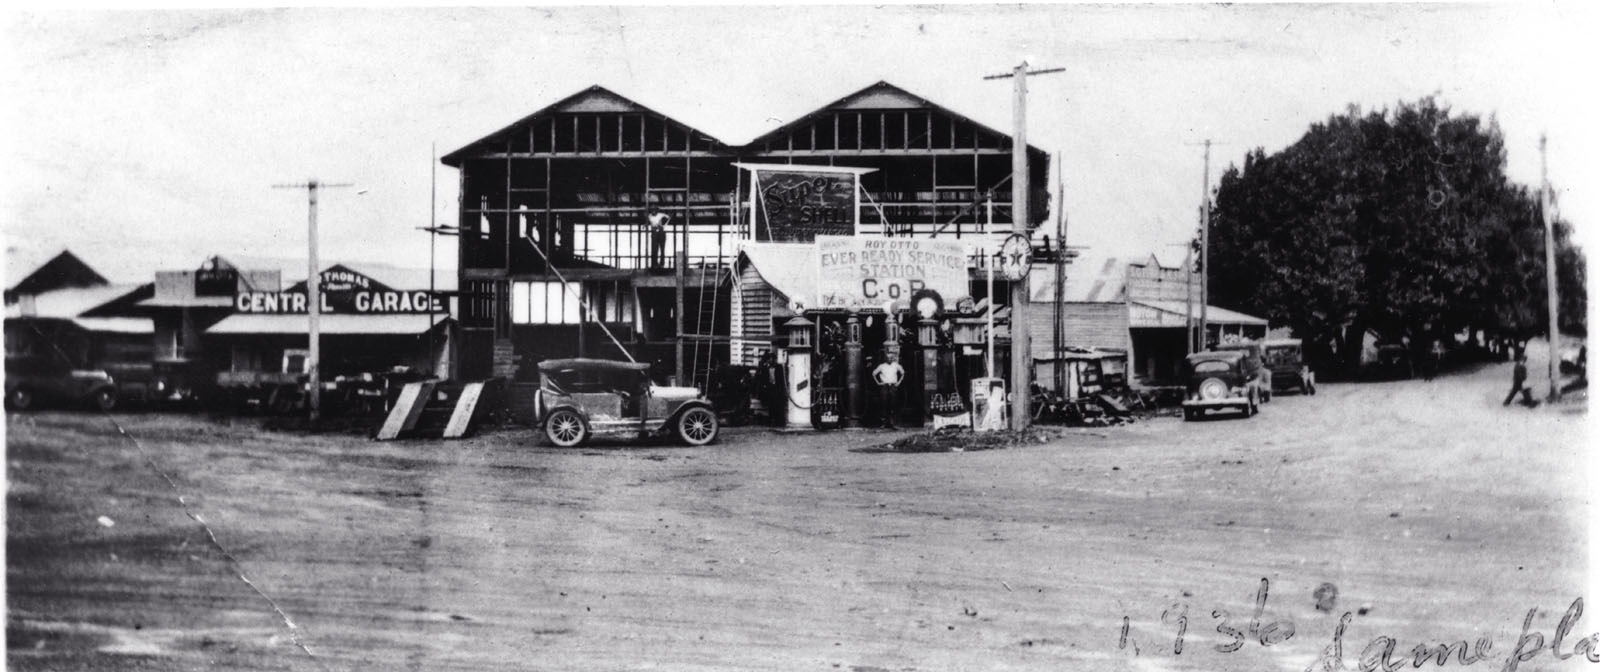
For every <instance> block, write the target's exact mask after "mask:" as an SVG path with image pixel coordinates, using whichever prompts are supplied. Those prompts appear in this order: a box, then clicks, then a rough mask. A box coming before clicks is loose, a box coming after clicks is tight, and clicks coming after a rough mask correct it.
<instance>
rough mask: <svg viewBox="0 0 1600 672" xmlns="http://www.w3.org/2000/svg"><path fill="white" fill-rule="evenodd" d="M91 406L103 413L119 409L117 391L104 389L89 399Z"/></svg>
mask: <svg viewBox="0 0 1600 672" xmlns="http://www.w3.org/2000/svg"><path fill="white" fill-rule="evenodd" d="M89 405H90V406H92V407H94V409H95V410H97V411H100V412H102V413H108V412H110V411H111V410H113V409H115V408H116V407H117V391H116V390H112V389H103V390H99V391H96V392H95V393H94V394H93V395H90V397H89Z"/></svg>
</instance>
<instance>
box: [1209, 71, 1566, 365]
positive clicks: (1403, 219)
mask: <svg viewBox="0 0 1600 672" xmlns="http://www.w3.org/2000/svg"><path fill="white" fill-rule="evenodd" d="M1211 208H1212V210H1211V226H1212V230H1211V249H1210V255H1209V262H1210V265H1211V268H1210V269H1207V272H1208V273H1209V276H1210V282H1211V288H1212V290H1211V292H1212V302H1213V303H1216V304H1218V305H1223V306H1229V307H1233V308H1237V309H1239V310H1243V311H1245V312H1251V313H1254V314H1257V315H1261V316H1263V317H1266V318H1268V319H1269V320H1270V321H1272V322H1273V323H1275V324H1283V325H1287V326H1289V327H1290V328H1291V329H1292V330H1293V331H1294V332H1295V334H1296V335H1298V336H1300V337H1301V338H1303V339H1306V340H1307V342H1308V346H1311V347H1312V348H1314V349H1317V348H1320V349H1321V351H1322V352H1324V353H1332V352H1335V351H1337V352H1338V353H1340V355H1339V359H1340V360H1341V362H1340V363H1342V364H1344V365H1348V366H1354V365H1355V364H1357V363H1359V351H1360V347H1359V346H1360V343H1361V338H1362V335H1363V334H1365V333H1366V332H1367V331H1368V330H1371V331H1373V332H1375V333H1376V334H1378V336H1379V338H1380V339H1383V340H1389V341H1395V342H1398V341H1400V340H1402V339H1409V340H1410V341H1411V342H1413V343H1421V342H1426V340H1427V339H1431V338H1444V335H1445V334H1450V333H1455V332H1458V331H1460V330H1462V329H1467V328H1474V329H1486V330H1489V331H1491V332H1494V333H1497V334H1502V335H1507V336H1514V337H1520V338H1526V337H1529V336H1532V335H1534V334H1538V333H1543V331H1544V322H1545V319H1546V318H1545V293H1544V288H1545V279H1544V278H1545V276H1544V267H1545V264H1544V247H1543V246H1544V224H1543V220H1542V219H1541V217H1542V215H1541V211H1540V206H1539V198H1538V192H1537V191H1536V190H1533V189H1529V188H1527V187H1524V186H1521V185H1517V184H1513V183H1512V182H1511V181H1510V180H1508V179H1507V178H1506V175H1505V146H1504V141H1503V139H1502V137H1501V134H1500V129H1499V127H1498V126H1496V125H1495V123H1494V122H1493V120H1492V119H1491V120H1490V121H1489V122H1488V123H1484V122H1483V121H1482V120H1480V119H1479V118H1478V117H1476V116H1471V115H1452V114H1451V111H1450V109H1449V108H1448V107H1445V106H1441V105H1439V104H1438V103H1436V102H1435V101H1434V100H1433V99H1432V98H1424V99H1422V100H1420V101H1418V102H1416V103H1411V104H1401V105H1399V107H1398V108H1396V109H1394V110H1384V111H1375V112H1367V113H1362V112H1361V111H1360V110H1358V109H1356V108H1350V109H1348V110H1346V111H1345V113H1344V114H1340V115H1334V116H1332V117H1330V118H1329V119H1328V120H1327V121H1326V122H1324V123H1318V124H1314V125H1312V127H1311V128H1310V129H1309V130H1308V131H1307V132H1306V134H1305V135H1304V136H1303V137H1301V138H1300V140H1299V141H1297V142H1295V143H1294V144H1293V145H1291V146H1289V147H1288V148H1286V149H1284V150H1283V151H1280V152H1278V153H1276V154H1273V155H1271V156H1268V155H1267V154H1266V153H1265V152H1264V151H1263V150H1261V149H1260V148H1257V149H1255V150H1253V151H1251V152H1250V153H1249V154H1247V155H1246V157H1245V161H1244V166H1243V167H1242V168H1240V167H1236V166H1235V167H1229V168H1228V170H1227V171H1226V172H1225V173H1224V174H1223V176H1222V180H1221V182H1220V184H1219V186H1218V187H1217V191H1216V198H1215V201H1214V203H1213V204H1212V205H1211ZM1555 230H1556V242H1557V250H1558V258H1557V269H1558V276H1559V280H1558V287H1559V288H1560V290H1561V297H1562V300H1561V303H1562V304H1563V305H1562V306H1561V317H1562V323H1563V327H1564V328H1565V329H1568V330H1575V331H1578V332H1580V333H1581V332H1582V330H1583V328H1584V312H1583V311H1584V307H1585V300H1586V297H1585V296H1584V288H1583V273H1584V262H1583V256H1582V252H1581V251H1580V250H1579V249H1577V248H1576V247H1574V246H1573V244H1572V242H1571V239H1570V226H1568V224H1567V223H1566V222H1562V221H1559V220H1558V221H1557V222H1556V223H1555Z"/></svg>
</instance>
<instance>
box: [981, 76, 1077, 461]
mask: <svg viewBox="0 0 1600 672" xmlns="http://www.w3.org/2000/svg"><path fill="white" fill-rule="evenodd" d="M1065 71H1066V68H1050V69H1048V70H1033V71H1029V70H1028V62H1027V61H1023V62H1022V63H1019V64H1018V65H1017V67H1015V68H1012V70H1011V72H1009V73H1006V74H1003V75H989V76H987V77H984V79H1006V78H1010V79H1011V80H1012V95H1013V99H1012V103H1011V106H1012V107H1011V117H1012V126H1013V130H1012V135H1011V228H1012V232H1013V233H1020V234H1022V235H1024V236H1026V235H1028V233H1029V231H1028V223H1029V219H1030V215H1029V213H1030V210H1029V208H1028V186H1029V185H1028V123H1027V121H1028V75H1044V74H1049V73H1052V72H1065ZM1019 227H1020V228H1019ZM1029 268H1030V270H1031V268H1032V263H1031V262H1030V263H1029ZM1027 304H1028V272H1024V273H1023V275H1022V279H1021V280H1019V281H1017V282H1013V283H1011V387H1012V389H1011V419H1012V422H1011V428H1012V429H1025V428H1027V426H1028V423H1029V421H1030V420H1031V419H1032V417H1033V416H1032V415H1031V414H1029V412H1028V402H1029V399H1028V378H1029V370H1030V369H1032V368H1033V366H1032V364H1033V362H1032V361H1031V360H1032V357H1030V356H1029V355H1030V353H1029V352H1028V350H1029V348H1028V322H1027V318H1026V315H1025V308H1024V306H1026V305H1027ZM990 338H993V336H992V335H991V336H990Z"/></svg>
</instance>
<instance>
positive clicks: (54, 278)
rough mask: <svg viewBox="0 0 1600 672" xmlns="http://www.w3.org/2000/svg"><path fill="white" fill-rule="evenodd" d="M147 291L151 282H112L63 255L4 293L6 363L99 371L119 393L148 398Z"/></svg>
mask: <svg viewBox="0 0 1600 672" xmlns="http://www.w3.org/2000/svg"><path fill="white" fill-rule="evenodd" d="M152 293H153V288H152V286H151V285H150V284H149V283H143V284H137V283H112V282H110V281H108V280H106V278H105V277H103V276H101V275H100V274H99V273H97V272H95V271H94V269H92V268H90V267H89V266H88V265H87V264H85V263H84V262H83V261H82V260H80V259H78V257H76V256H75V255H73V254H72V253H71V252H62V253H61V254H59V255H57V256H56V257H54V258H53V259H51V260H50V261H48V262H46V263H45V264H43V265H41V266H40V267H39V268H38V269H35V270H34V271H32V272H30V273H29V274H28V275H27V276H26V277H24V278H23V279H21V280H19V281H18V282H17V283H16V284H15V285H13V286H12V287H10V288H8V289H7V290H6V297H5V298H6V313H5V345H6V362H7V366H8V367H10V366H12V365H13V364H19V363H21V362H24V361H26V360H47V361H50V362H54V363H56V364H58V365H65V366H68V367H70V368H73V369H98V370H103V371H105V372H106V373H108V374H110V375H111V376H112V379H113V380H115V381H116V383H117V386H118V389H119V391H120V392H121V393H122V394H123V395H124V396H126V397H132V398H145V397H147V396H148V395H149V394H150V392H151V389H152V379H153V376H152V368H151V364H150V358H151V340H150V338H151V334H152V333H153V331H154V327H153V324H152V322H151V320H150V318H148V317H146V316H144V315H143V314H142V313H141V311H140V310H139V308H138V303H139V302H140V301H142V300H145V299H148V298H150V296H151V295H152Z"/></svg>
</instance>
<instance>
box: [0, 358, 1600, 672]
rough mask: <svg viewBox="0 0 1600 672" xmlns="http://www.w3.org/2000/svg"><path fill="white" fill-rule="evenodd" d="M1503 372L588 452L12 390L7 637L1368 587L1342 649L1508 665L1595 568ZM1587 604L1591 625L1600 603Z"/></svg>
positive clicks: (845, 625)
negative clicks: (1012, 418) (1467, 653)
mask: <svg viewBox="0 0 1600 672" xmlns="http://www.w3.org/2000/svg"><path fill="white" fill-rule="evenodd" d="M1536 370H1538V369H1536ZM1508 380H1509V365H1506V364H1501V365H1494V366H1490V367H1486V368H1484V369H1482V370H1479V371H1477V372H1472V373H1463V374H1459V375H1454V376H1448V377H1444V378H1440V379H1438V380H1435V381H1420V380H1417V381H1404V382H1395V383H1370V384H1329V385H1324V386H1322V387H1321V389H1320V390H1319V394H1318V395H1316V396H1314V397H1299V396H1292V395H1290V396H1280V397H1279V398H1277V399H1275V400H1274V401H1273V402H1272V403H1271V404H1268V405H1266V406H1265V407H1264V408H1263V410H1262V412H1261V414H1260V415H1259V416H1257V417H1255V418H1252V419H1247V420H1246V419H1240V420H1235V419H1220V418H1219V419H1216V420H1211V421H1206V422H1197V423H1184V422H1182V421H1180V420H1179V419H1177V418H1172V417H1160V418H1154V419H1150V420H1147V421H1143V422H1139V423H1136V424H1134V425H1130V426H1125V427H1111V428H1104V429H1094V430H1069V431H1066V432H1065V433H1064V434H1063V436H1062V437H1061V438H1060V439H1058V440H1054V441H1052V442H1050V443H1048V444H1045V445H1033V446H1022V447H1016V448H1011V449H1007V450H994V451H982V452H962V453H925V454H892V453H882V452H865V451H861V450H860V449H861V448H865V447H869V446H872V445H876V444H882V443H884V442H886V441H888V440H889V439H891V438H894V437H895V436H898V435H891V434H887V433H882V432H873V431H859V432H855V431H852V432H833V433H828V434H775V433H769V432H765V431H759V430H750V429H741V430H737V431H733V432H729V433H728V434H727V435H726V436H725V437H724V439H723V440H722V441H721V442H719V443H718V444H716V445H713V446H710V447H706V448H700V449H685V448H679V447H672V446H664V445H663V446H644V447H636V446H618V445H611V446H591V447H587V448H581V449H566V450H563V449H554V448H544V447H535V446H534V445H533V443H532V440H533V435H532V432H531V431H529V430H507V431H501V432H494V433H491V434H487V435H484V436H480V437H477V438H473V439H470V440H466V441H459V442H449V443H445V442H424V441H416V442H399V443H376V442H370V441H367V440H365V439H364V438H362V437H358V436H350V435H318V436H306V435H303V434H293V433H278V432H268V431H261V430H260V429H259V421H256V420H248V419H241V420H236V421H232V422H229V421H226V420H221V421H218V420H210V419H206V418H203V417H195V416H181V415H136V414H119V415H115V416H110V417H104V416H95V415H90V414H79V413H38V414H29V415H10V416H8V418H7V421H8V425H9V426H8V430H9V434H8V438H7V459H8V464H9V488H10V489H9V493H8V497H7V514H8V528H7V557H8V559H7V562H8V566H7V579H8V582H9V596H8V598H9V609H10V611H9V614H8V620H7V639H8V647H9V648H8V653H7V662H8V663H9V665H10V666H11V667H12V668H13V669H50V670H71V669H94V670H127V669H151V670H169V669H260V670H277V669H293V670H324V669H326V670H355V669H409V670H439V669H461V670H487V669H503V670H523V669H542V670H572V669H593V670H613V669H661V670H835V669H839V670H1012V669H1014V670H1167V669H1192V670H1224V669H1226V670H1262V671H1276V670H1293V671H1296V672H1298V671H1299V670H1304V669H1306V668H1307V667H1308V666H1311V665H1312V664H1313V662H1315V661H1316V660H1317V659H1318V657H1319V656H1321V655H1322V654H1323V653H1324V650H1325V648H1327V647H1328V646H1329V644H1330V643H1331V642H1332V641H1333V635H1334V631H1335V628H1336V626H1337V624H1338V623H1339V620H1340V616H1341V615H1343V614H1345V613H1346V612H1349V613H1350V614H1351V617H1350V621H1349V625H1348V626H1347V628H1346V630H1345V633H1344V636H1343V650H1342V660H1343V664H1344V666H1345V667H1346V668H1347V669H1355V668H1356V667H1357V665H1358V664H1359V662H1360V658H1361V655H1362V652H1363V649H1364V648H1367V646H1368V644H1369V643H1370V642H1372V641H1373V640H1374V638H1377V637H1380V636H1387V637H1392V638H1394V640H1395V642H1396V644H1395V652H1396V653H1395V656H1394V659H1395V660H1396V661H1401V662H1403V663H1404V664H1405V666H1406V669H1413V668H1412V664H1411V663H1412V659H1411V657H1410V652H1411V651H1412V649H1413V647H1414V646H1416V645H1417V644H1430V645H1432V644H1439V643H1441V642H1445V643H1448V642H1454V641H1456V640H1466V641H1468V642H1469V643H1472V642H1476V641H1477V640H1478V639H1479V638H1488V639H1490V640H1492V645H1491V647H1492V648H1491V649H1490V650H1489V651H1488V652H1487V654H1486V655H1485V656H1484V660H1483V662H1480V663H1479V664H1478V665H1476V666H1475V667H1477V668H1479V669H1501V667H1502V665H1503V664H1505V662H1506V659H1507V657H1508V656H1510V655H1511V654H1512V652H1513V650H1514V649H1515V648H1516V646H1517V641H1518V639H1519V636H1520V635H1521V634H1522V627H1523V620H1524V617H1525V616H1526V615H1527V612H1528V610H1529V609H1537V613H1536V614H1535V617H1534V620H1533V621H1532V628H1533V629H1534V630H1537V631H1540V632H1541V633H1542V636H1543V637H1544V638H1545V640H1546V644H1547V645H1548V644H1549V643H1550V642H1549V640H1550V639H1552V638H1553V635H1554V631H1555V630H1556V627H1557V621H1558V620H1560V619H1561V617H1562V613H1563V612H1564V611H1565V610H1566V609H1567V607H1568V606H1569V604H1571V603H1572V602H1573V600H1574V599H1575V598H1578V597H1580V596H1582V597H1594V596H1595V594H1594V593H1587V594H1586V593H1585V589H1586V585H1587V581H1588V579H1589V575H1588V573H1587V556H1588V550H1589V549H1588V539H1589V537H1590V534H1591V531H1590V530H1589V529H1588V528H1587V526H1588V524H1589V522H1588V513H1589V511H1590V508H1589V507H1590V501H1589V493H1591V492H1593V491H1594V487H1593V486H1594V484H1593V483H1591V482H1590V481H1589V480H1588V479H1589V475H1588V472H1586V470H1585V454H1586V452H1587V451H1586V449H1585V446H1584V443H1585V442H1584V440H1583V437H1584V428H1583V425H1584V421H1585V417H1586V416H1585V415H1584V414H1583V413H1582V412H1581V408H1582V407H1581V406H1569V407H1565V408H1550V407H1545V408H1540V409H1537V410H1532V411H1530V410H1527V409H1523V408H1518V407H1512V408H1503V407H1501V405H1500V397H1501V395H1503V394H1504V386H1505V384H1506V383H1507V381H1508ZM124 431H125V434H124V433H123V432H124ZM212 535H214V538H213V536H212ZM1262 579H1267V580H1268V582H1269V583H1268V585H1269V588H1268V592H1267V596H1266V601H1265V604H1264V606H1263V607H1262V608H1261V615H1260V616H1259V617H1258V618H1257V619H1256V621H1257V623H1258V627H1257V628H1256V629H1255V630H1254V632H1248V630H1249V628H1250V625H1251V621H1252V616H1254V614H1255V608H1256V606H1255V605H1256V599H1257V595H1258V590H1259V589H1260V587H1261V581H1262ZM1324 583H1328V584H1332V585H1333V586H1334V587H1336V589H1337V597H1336V598H1333V599H1332V600H1331V604H1328V605H1326V606H1329V607H1330V608H1329V610H1327V611H1319V610H1318V609H1316V608H1315V603H1316V599H1315V598H1314V597H1313V592H1314V591H1315V590H1316V589H1317V588H1318V586H1319V585H1321V584H1324ZM1586 607H1587V609H1588V611H1587V612H1586V614H1585V615H1584V616H1583V617H1582V618H1581V619H1580V620H1578V622H1577V623H1576V625H1575V626H1573V627H1572V628H1571V633H1570V634H1569V635H1568V636H1567V637H1566V643H1565V644H1563V651H1564V652H1566V653H1570V652H1571V651H1572V648H1573V645H1574V644H1575V643H1576V642H1577V641H1578V640H1579V639H1581V638H1583V637H1587V636H1589V635H1591V634H1594V633H1595V632H1597V631H1600V614H1596V613H1595V612H1596V610H1600V607H1596V606H1594V605H1593V604H1589V605H1586ZM1214 610H1222V611H1226V612H1227V615H1226V617H1225V619H1221V618H1217V617H1213V611H1214ZM1164 612H1165V614H1166V615H1165V618H1164V617H1163V613H1164ZM1124 617H1126V619H1127V621H1126V623H1127V634H1126V636H1125V637H1124V636H1123V634H1122V633H1123V627H1124V620H1123V619H1124ZM290 623H292V624H293V626H292V627H291V626H290V625H289V624H290ZM1219 623H1220V624H1221V625H1223V626H1224V629H1222V630H1219V627H1218V626H1219ZM1272 623H1277V625H1276V626H1274V627H1272V628H1268V627H1267V626H1268V625H1270V624H1272ZM1180 627H1181V628H1182V629H1183V631H1184V636H1183V643H1182V652H1181V653H1177V654H1175V653H1174V647H1175V645H1176V643H1177V642H1176V638H1177V634H1178V632H1179V629H1180ZM1228 627H1235V628H1237V629H1239V630H1240V631H1241V633H1242V634H1241V637H1240V638H1239V639H1240V641H1242V642H1243V643H1242V645H1241V646H1239V647H1238V648H1237V650H1232V651H1228V652H1223V651H1219V650H1218V647H1219V646H1220V647H1222V648H1229V647H1228V646H1227V645H1228V644H1230V643H1232V642H1233V641H1234V638H1233V637H1232V636H1231V635H1228V634H1226V633H1227V632H1228V630H1227V628H1228ZM1288 628H1293V632H1292V636H1288V637H1287V638H1284V635H1285V634H1286V633H1287V631H1288ZM1263 638H1265V639H1268V640H1270V641H1271V645H1263V644H1262V642H1261V639H1263ZM1381 648H1382V644H1381V641H1380V644H1379V646H1378V647H1376V650H1379V651H1381ZM1426 664H1427V665H1428V666H1429V667H1433V666H1434V664H1433V663H1431V662H1429V663H1426ZM1449 666H1450V667H1460V666H1461V665H1460V662H1459V660H1458V659H1456V658H1452V659H1451V662H1450V665H1449ZM1518 669H1523V670H1567V669H1572V670H1577V669H1594V666H1593V665H1592V664H1590V663H1588V662H1585V660H1584V657H1583V656H1582V655H1581V654H1580V655H1579V656H1578V657H1576V658H1572V659H1568V660H1564V661H1562V660H1558V659H1557V658H1556V657H1555V656H1554V655H1553V654H1552V653H1551V652H1549V651H1548V650H1547V651H1545V652H1544V653H1543V655H1539V656H1537V657H1531V658H1530V660H1529V661H1528V662H1524V663H1522V664H1521V667H1520V668H1518Z"/></svg>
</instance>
